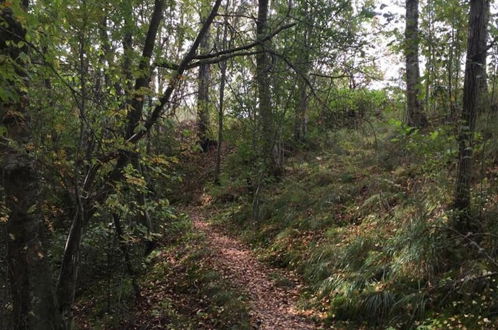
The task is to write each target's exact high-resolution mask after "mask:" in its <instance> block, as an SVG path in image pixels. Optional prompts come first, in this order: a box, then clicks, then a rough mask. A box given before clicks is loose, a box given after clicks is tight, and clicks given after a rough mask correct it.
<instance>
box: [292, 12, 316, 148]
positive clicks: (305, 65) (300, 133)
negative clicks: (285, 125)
mask: <svg viewBox="0 0 498 330" xmlns="http://www.w3.org/2000/svg"><path fill="white" fill-rule="evenodd" d="M305 11H306V12H308V8H307V7H306V8H305ZM312 26H313V25H312V24H311V23H307V24H306V26H305V31H304V34H303V39H302V45H301V46H302V48H301V51H302V57H301V59H300V61H301V63H300V65H299V70H300V71H301V75H298V81H297V89H298V97H297V99H298V100H297V107H296V113H295V117H294V140H295V141H296V142H304V141H305V139H306V132H307V127H308V118H307V113H306V110H307V108H308V84H307V83H306V80H305V78H304V77H306V76H307V75H308V71H309V67H310V63H309V62H310V47H309V46H310V45H309V38H310V34H311V27H312Z"/></svg>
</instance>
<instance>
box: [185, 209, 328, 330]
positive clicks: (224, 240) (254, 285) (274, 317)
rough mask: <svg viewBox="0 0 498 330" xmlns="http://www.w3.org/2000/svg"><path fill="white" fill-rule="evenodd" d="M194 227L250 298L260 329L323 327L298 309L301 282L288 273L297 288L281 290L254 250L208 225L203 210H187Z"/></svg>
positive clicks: (224, 271) (218, 263) (216, 264)
mask: <svg viewBox="0 0 498 330" xmlns="http://www.w3.org/2000/svg"><path fill="white" fill-rule="evenodd" d="M185 211H186V213H187V214H189V216H190V217H191V219H192V221H193V224H194V227H195V228H196V229H197V230H199V231H200V232H202V233H204V234H205V235H206V238H207V244H208V246H209V247H210V248H211V249H212V250H213V253H214V260H213V267H215V269H216V271H218V272H220V273H221V274H222V275H223V276H224V277H225V278H227V279H228V280H229V281H231V282H232V283H233V284H234V285H235V286H236V287H238V288H240V289H241V290H242V291H244V292H246V293H247V295H248V296H249V306H250V309H251V312H250V314H251V319H252V325H253V326H254V328H256V329H275V330H276V329H282V330H283V329H285V330H287V329H318V328H319V327H318V326H317V325H316V324H315V323H314V322H312V321H311V320H310V319H309V318H307V317H306V316H305V315H304V313H303V312H302V311H300V310H299V309H298V308H297V299H298V289H297V287H298V286H299V282H298V280H297V278H295V276H291V275H290V274H286V275H288V276H286V277H287V278H288V279H289V280H290V281H291V282H292V283H293V284H294V285H292V287H289V288H288V287H285V288H283V287H279V286H277V285H276V284H275V283H274V282H273V281H272V280H271V279H270V276H271V274H272V273H281V271H279V270H274V269H271V268H270V267H268V266H266V265H264V264H263V263H261V262H260V261H258V260H257V259H256V257H255V256H254V255H253V253H252V252H251V250H250V249H249V248H248V247H246V246H245V245H244V244H242V243H241V242H240V241H238V240H237V239H235V238H232V237H230V236H227V235H226V234H224V233H222V232H220V230H218V229H216V228H215V227H213V226H211V225H210V224H209V223H207V222H206V216H205V212H204V210H203V209H202V208H190V209H188V210H185Z"/></svg>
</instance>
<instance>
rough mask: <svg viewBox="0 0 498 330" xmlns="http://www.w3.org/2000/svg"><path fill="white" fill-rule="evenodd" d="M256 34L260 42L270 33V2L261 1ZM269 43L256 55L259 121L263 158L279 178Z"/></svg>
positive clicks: (272, 172)
mask: <svg viewBox="0 0 498 330" xmlns="http://www.w3.org/2000/svg"><path fill="white" fill-rule="evenodd" d="M256 32H257V38H258V40H261V39H263V38H264V37H265V36H266V34H267V32H268V0H259V2H258V18H257V20H256ZM269 47H270V45H269V41H268V40H265V41H263V42H261V43H259V44H258V46H257V50H258V51H259V53H258V54H257V55H256V83H257V91H258V101H259V108H258V109H259V120H260V123H261V130H262V139H263V141H262V153H263V155H262V157H263V159H264V160H265V164H266V166H267V168H268V170H269V172H270V174H272V175H275V176H279V175H280V172H281V164H280V162H279V157H278V153H279V151H278V150H276V146H277V144H276V141H275V140H276V137H275V125H274V120H273V111H272V104H271V89H270V85H269V82H270V78H269V72H270V70H271V64H270V59H269V57H268V53H267V51H268V49H269Z"/></svg>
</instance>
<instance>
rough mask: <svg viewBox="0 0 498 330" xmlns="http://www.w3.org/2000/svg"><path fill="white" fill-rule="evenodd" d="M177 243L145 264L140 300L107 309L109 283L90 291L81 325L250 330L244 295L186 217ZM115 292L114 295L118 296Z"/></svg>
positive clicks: (179, 226)
mask: <svg viewBox="0 0 498 330" xmlns="http://www.w3.org/2000/svg"><path fill="white" fill-rule="evenodd" d="M174 227H175V228H172V230H174V232H175V234H174V235H172V236H173V237H174V239H172V240H168V241H167V242H163V244H162V246H161V247H159V248H157V249H156V250H154V251H153V252H152V253H151V254H150V255H149V256H148V258H147V261H146V264H145V265H144V268H145V271H144V272H143V275H142V276H141V277H140V279H139V285H140V288H141V292H140V293H141V297H140V298H138V300H136V301H134V300H133V299H132V297H130V293H131V292H132V288H131V284H130V283H129V282H130V281H129V280H128V279H126V278H123V279H121V282H123V283H125V282H126V283H128V287H127V289H126V290H124V288H123V290H124V292H126V293H127V295H128V297H129V299H128V300H127V301H121V303H120V304H117V303H116V301H115V300H116V299H114V304H113V310H112V311H110V310H108V307H107V306H106V305H107V303H108V302H107V299H108V296H107V295H106V294H105V292H106V289H105V288H106V286H107V283H106V282H105V280H103V281H101V282H99V283H96V284H95V285H94V287H95V289H88V290H87V292H88V297H91V300H90V298H88V299H87V298H84V297H83V298H81V299H80V302H79V304H78V308H79V312H78V324H77V325H78V326H79V327H80V328H91V329H249V328H250V326H249V314H248V308H247V304H246V297H245V296H244V294H242V293H241V292H239V291H238V290H237V289H236V288H234V287H233V286H232V285H231V284H230V283H228V282H227V281H226V280H225V279H224V278H223V277H222V276H221V274H220V273H218V272H217V271H215V270H214V269H213V267H212V265H211V261H212V252H211V250H210V249H209V248H208V247H207V245H206V242H205V237H204V236H203V235H201V234H199V233H197V232H195V230H193V228H192V226H191V222H190V220H189V219H187V217H184V216H181V217H179V218H178V220H177V222H176V223H175V225H174ZM115 293H116V292H114V294H115Z"/></svg>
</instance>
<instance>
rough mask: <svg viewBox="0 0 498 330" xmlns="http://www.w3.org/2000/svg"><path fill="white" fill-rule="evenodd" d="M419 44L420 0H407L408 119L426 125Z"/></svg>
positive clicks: (410, 121)
mask: <svg viewBox="0 0 498 330" xmlns="http://www.w3.org/2000/svg"><path fill="white" fill-rule="evenodd" d="M418 45H419V36H418V0H406V29H405V57H406V117H407V118H406V121H407V124H408V125H410V126H413V127H424V126H427V119H426V117H425V115H424V114H423V112H422V106H421V103H420V69H419V59H418Z"/></svg>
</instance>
